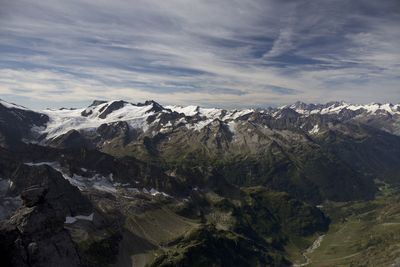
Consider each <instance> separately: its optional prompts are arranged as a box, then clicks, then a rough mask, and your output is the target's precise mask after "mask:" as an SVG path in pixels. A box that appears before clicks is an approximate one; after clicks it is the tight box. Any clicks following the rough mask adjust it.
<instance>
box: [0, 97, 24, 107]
mask: <svg viewBox="0 0 400 267" xmlns="http://www.w3.org/2000/svg"><path fill="white" fill-rule="evenodd" d="M0 105H3V106H4V107H6V108H14V109H22V110H28V109H27V108H26V107H23V106H20V105H17V104H14V103H10V102H7V101H4V100H2V99H0Z"/></svg>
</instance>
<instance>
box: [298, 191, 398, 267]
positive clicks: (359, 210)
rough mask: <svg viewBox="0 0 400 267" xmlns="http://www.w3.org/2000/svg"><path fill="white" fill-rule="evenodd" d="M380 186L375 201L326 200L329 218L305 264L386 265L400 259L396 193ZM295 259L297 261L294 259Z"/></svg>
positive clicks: (319, 265) (325, 206)
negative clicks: (322, 236)
mask: <svg viewBox="0 0 400 267" xmlns="http://www.w3.org/2000/svg"><path fill="white" fill-rule="evenodd" d="M398 193H399V191H398V189H394V188H391V187H386V186H384V187H381V190H380V194H379V195H378V196H377V198H376V199H375V200H371V201H365V202H347V203H327V204H326V205H324V210H325V211H326V213H327V214H328V215H329V216H330V218H331V219H332V224H331V226H330V229H329V231H328V232H327V234H326V235H325V237H324V239H323V241H322V243H321V245H320V247H319V248H317V249H316V250H315V251H314V252H313V253H310V254H309V255H308V256H309V258H310V260H311V263H310V265H309V266H318V267H324V266H389V265H390V264H394V263H396V262H398V261H399V260H400V196H399V194H398ZM298 262H301V260H300V261H298Z"/></svg>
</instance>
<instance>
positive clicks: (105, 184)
mask: <svg viewBox="0 0 400 267" xmlns="http://www.w3.org/2000/svg"><path fill="white" fill-rule="evenodd" d="M25 165H28V166H41V165H48V166H50V167H52V168H53V169H54V170H56V171H58V172H60V173H61V175H62V176H63V177H64V179H66V180H68V181H69V183H70V184H72V185H73V186H76V187H78V189H79V190H81V191H82V190H85V189H88V188H94V189H96V190H99V191H103V192H108V193H112V194H114V193H116V192H117V189H116V188H115V186H114V185H113V184H111V182H110V181H109V180H111V179H113V178H112V174H110V176H109V178H108V179H107V178H106V177H104V176H102V175H100V174H95V175H94V176H92V177H83V176H81V175H77V174H73V175H72V176H70V175H69V174H67V173H65V172H63V170H62V168H61V165H60V163H58V162H36V163H33V162H27V163H25Z"/></svg>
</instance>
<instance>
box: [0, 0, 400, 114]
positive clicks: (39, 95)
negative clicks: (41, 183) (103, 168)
mask: <svg viewBox="0 0 400 267" xmlns="http://www.w3.org/2000/svg"><path fill="white" fill-rule="evenodd" d="M0 3H1V9H0V98H2V99H4V100H8V101H13V102H17V103H20V104H23V105H26V106H29V107H33V108H44V107H62V106H83V105H86V104H88V103H90V102H91V101H92V100H93V99H125V100H129V101H132V102H140V101H143V100H146V99H154V100H156V101H158V102H160V103H162V104H181V105H185V104H198V105H202V106H216V107H226V108H234V107H259V106H271V105H272V106H277V105H282V104H288V103H292V102H295V101H297V100H301V101H305V102H328V101H331V100H345V101H349V102H354V103H367V102H396V103H398V102H400V86H399V82H400V2H399V1H398V0H382V1H373V0H352V1H348V0H319V1H311V0H309V1H304V0H293V1H291V0H287V1H281V0H229V1H228V0H219V1H211V0H202V1H200V0H163V1H160V0H131V1H122V0H113V1H107V0H80V1H76V0H69V1H61V0H41V1H30V0H29V1H28V0H27V1H22V0H0Z"/></svg>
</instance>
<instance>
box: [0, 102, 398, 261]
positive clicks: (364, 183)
mask: <svg viewBox="0 0 400 267" xmlns="http://www.w3.org/2000/svg"><path fill="white" fill-rule="evenodd" d="M399 184H400V104H397V105H394V104H379V103H371V104H366V105H354V104H349V103H345V102H330V103H326V104H306V103H302V102H297V103H294V104H293V105H286V106H282V107H278V108H257V109H241V110H225V109H217V108H203V107H199V106H185V107H183V106H162V105H160V104H158V103H156V102H155V101H146V102H144V103H130V102H126V101H122V100H118V101H100V100H95V101H93V103H92V104H91V105H89V106H88V107H86V108H81V109H67V108H63V109H57V110H56V109H46V110H43V111H35V110H30V109H28V108H25V107H22V106H20V105H17V104H13V103H8V102H6V101H2V100H0V199H1V202H0V219H1V223H0V236H1V238H0V257H1V262H2V266H96V267H98V266H121V267H122V266H135V267H136V266H292V265H293V264H295V266H306V265H309V264H310V257H313V256H309V255H311V253H314V252H313V251H314V250H315V249H318V247H319V246H320V245H321V249H326V248H323V244H324V243H323V242H331V241H332V240H331V239H330V236H333V235H334V234H331V231H335V229H338V227H339V226H340V225H345V224H346V223H347V222H348V220H349V219H348V218H351V220H352V219H355V218H356V217H354V216H356V214H358V213H357V212H360V214H364V215H365V213H366V212H372V211H371V210H368V208H362V209H361V208H360V205H364V204H365V203H374V204H371V205H369V206H368V207H369V208H370V209H372V208H376V209H377V210H374V212H378V211H379V212H382V213H379V214H386V215H382V216H380V217H379V218H380V219H381V218H385V216H388V215H387V214H391V215H393V214H396V209H394V208H389V207H388V206H385V205H386V204H385V205H383V204H382V202H379V201H378V202H376V201H377V197H379V196H383V195H384V196H385V197H386V196H389V195H390V196H391V197H393V194H386V193H387V192H388V190H389V189H390V190H395V188H397V187H398V186H399ZM382 192H385V194H384V193H382ZM385 199H386V198H385ZM382 201H383V200H382ZM338 203H347V204H338ZM355 203H356V204H355ZM360 203H363V204H360ZM385 203H386V202H385ZM335 205H357V206H351V207H352V208H349V206H335ZM332 207H336V209H335V208H332ZM378 207H379V209H378ZM361 210H362V212H361ZM383 210H386V211H387V213H384V212H383ZM339 211H340V212H342V213H340V216H339ZM341 216H342V217H341ZM346 216H347V217H346ZM349 216H351V217H349ZM360 216H361V215H360ZM357 219H360V220H361V217H357ZM370 219H371V218H370ZM382 220H383V219H382ZM385 223H386V222H385ZM390 223H393V221H391V222H390ZM346 227H348V225H347V224H346ZM385 227H389V226H385ZM346 229H347V228H346ZM385 229H386V228H385ZM335 233H336V232H335ZM325 235H326V237H325V239H326V241H322V238H323V237H324V236H325ZM360 236H361V235H360ZM392 237H393V235H392ZM349 238H350V237H349ZM316 240H317V241H318V240H319V241H318V242H317V241H316ZM314 241H316V242H314ZM321 242H322V243H321ZM332 242H333V241H332ZM360 242H361V241H360ZM363 242H364V241H363ZM365 242H366V243H365V244H364V243H362V244H361V243H360V244H361V245H360V251H361V249H362V248H364V247H362V245H363V246H364V245H365V246H367V245H366V244H370V246H373V244H374V243H373V241H371V240H370V241H365ZM367 242H372V243H367ZM320 243H321V244H320ZM371 244H372V245H371ZM354 246H356V245H354ZM307 248H309V249H307ZM367 248H369V247H368V246H367V247H366V249H367ZM364 250H365V249H364ZM364 250H362V251H364ZM307 253H308V254H307ZM355 253H358V252H355ZM327 254H329V253H327ZM359 254H360V255H363V254H361V252H360V253H359ZM296 255H297V256H296ZM313 255H314V254H313ZM318 255H319V254H318ZM321 255H322V254H321ZM356 255H358V254H356ZM391 255H392V254H391ZM393 255H394V254H393ZM393 255H392V256H387V259H388V260H390V262H385V264H386V263H387V264H389V263H393V262H395V260H396V259H397V256H395V255H394V256H393ZM346 257H347V256H346ZM352 257H353V256H352ZM354 257H356V256H354ZM364 258H365V256H364ZM398 258H400V256H399V257H398ZM317 259H318V257H317V256H315V259H314V260H317ZM346 259H347V258H346ZM354 259H357V260H360V259H358V258H357V257H356V258H354ZM322 262H323V261H322ZM357 262H358V263H359V262H360V261H357ZM3 264H4V265H3ZM296 264H297V265H296ZM302 264H303V265H302ZM316 266H335V265H316ZM349 266H351V265H349ZM353 266H357V265H353ZM359 266H365V265H359ZM367 266H382V265H368V264H367Z"/></svg>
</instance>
